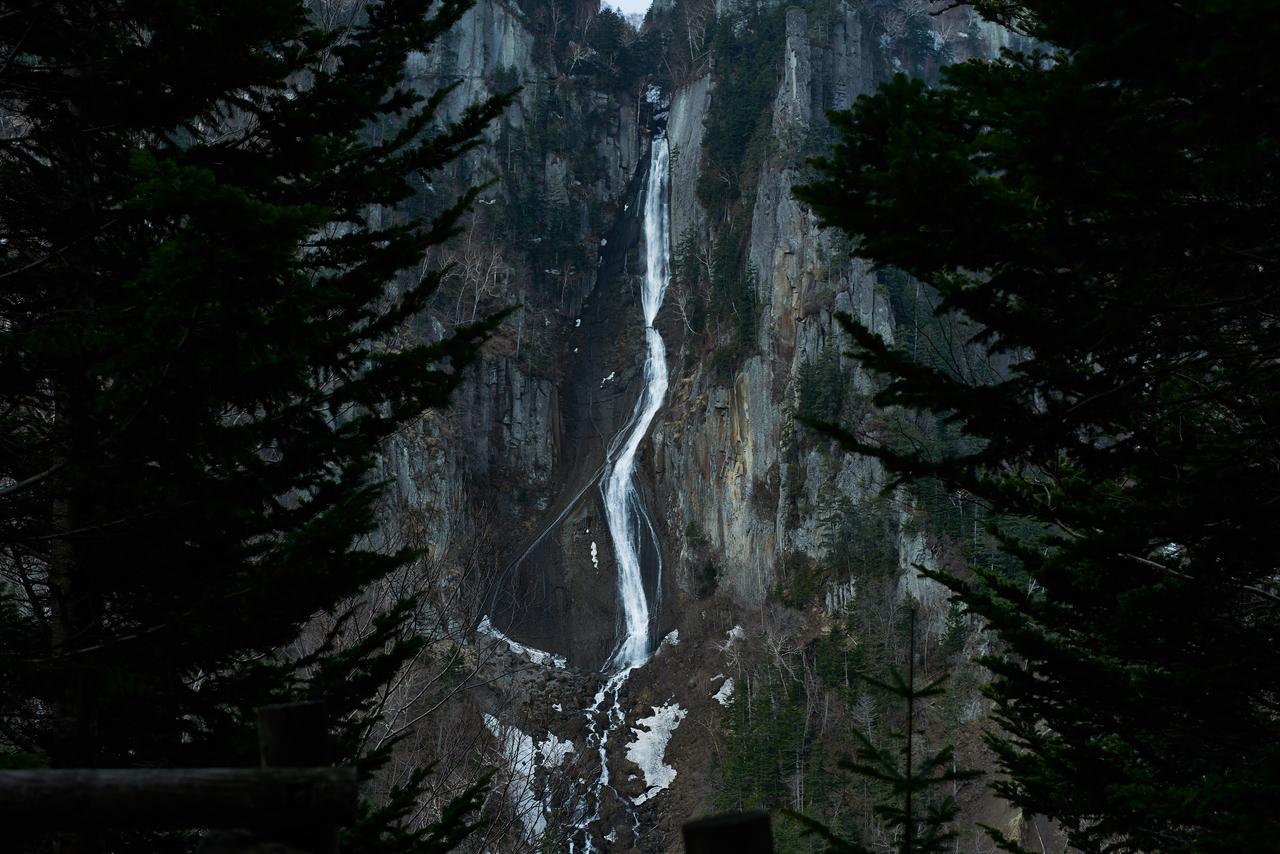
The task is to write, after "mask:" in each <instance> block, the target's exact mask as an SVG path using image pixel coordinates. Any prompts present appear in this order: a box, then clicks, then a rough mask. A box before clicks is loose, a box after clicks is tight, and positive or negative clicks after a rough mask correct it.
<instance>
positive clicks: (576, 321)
mask: <svg viewBox="0 0 1280 854" xmlns="http://www.w3.org/2000/svg"><path fill="white" fill-rule="evenodd" d="M581 325H582V318H581V317H579V318H575V319H574V321H573V328H574V329H577V328H578V327H579V326H581Z"/></svg>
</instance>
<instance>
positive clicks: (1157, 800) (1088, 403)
mask: <svg viewBox="0 0 1280 854" xmlns="http://www.w3.org/2000/svg"><path fill="white" fill-rule="evenodd" d="M974 5H976V6H977V7H979V8H980V9H981V10H982V11H984V13H986V14H988V15H989V16H991V17H993V18H994V19H996V20H999V21H1001V22H1003V23H1004V24H1005V25H1007V26H1010V27H1014V28H1021V29H1024V30H1025V31H1026V32H1027V33H1028V34H1029V35H1031V36H1032V37H1034V38H1035V39H1037V40H1038V41H1039V43H1040V44H1041V45H1043V51H1042V52H1038V53H1030V54H1023V55H1015V54H1005V55H1004V56H1003V57H1001V58H1000V59H998V60H996V61H994V62H968V63H964V64H961V65H957V66H953V67H951V68H949V69H947V70H946V71H945V72H944V85H942V86H940V87H938V88H935V89H930V88H927V87H926V86H924V85H923V84H922V83H920V82H917V81H911V80H908V79H907V78H905V77H898V78H896V79H895V80H893V81H892V82H891V83H889V84H887V85H885V86H883V87H882V88H881V89H880V91H879V92H878V93H877V94H875V95H874V96H872V97H868V98H864V99H862V100H860V101H859V102H858V104H857V105H856V106H855V108H854V109H853V111H852V112H851V113H849V114H845V115H842V116H837V117H836V119H835V121H836V123H837V125H838V127H839V129H840V132H841V135H842V139H841V142H840V143H839V145H838V146H837V147H836V149H835V151H834V152H833V153H832V155H831V156H830V157H829V158H827V159H825V160H823V161H822V162H821V163H819V164H818V165H819V169H820V172H821V176H820V177H819V179H818V180H817V181H815V182H814V183H811V184H809V185H807V186H805V187H803V188H800V189H799V190H798V194H799V195H800V197H801V198H803V199H804V200H806V201H808V202H809V203H810V204H812V205H813V207H814V208H815V209H816V210H817V211H818V212H819V214H820V215H821V216H822V218H823V220H824V221H825V222H826V223H828V224H830V225H834V226H837V227H839V228H841V229H843V230H844V231H846V232H847V233H849V234H850V235H851V236H854V237H856V238H857V241H858V243H857V246H856V251H857V252H858V254H860V255H861V256H863V257H867V258H870V259H872V260H874V261H875V262H877V263H878V264H881V265H884V266H890V267H894V268H897V269H898V270H902V271H905V272H906V273H907V274H909V275H910V276H911V277H913V279H914V280H916V281H919V282H921V283H923V285H924V287H925V288H926V290H927V292H928V293H929V294H932V295H936V297H937V303H936V308H935V309H934V311H933V312H932V313H933V315H934V316H935V318H936V319H938V320H939V321H941V322H943V323H944V324H945V328H946V329H947V330H948V331H949V332H951V333H952V334H953V337H952V338H951V339H950V340H947V341H946V346H944V347H942V348H940V349H937V350H935V351H934V352H932V353H929V354H927V355H926V354H925V353H923V352H921V351H920V350H918V349H915V348H914V346H913V345H912V342H910V341H908V345H909V346H906V347H904V346H896V347H895V346H891V345H889V344H887V343H886V342H885V341H884V340H882V339H881V338H880V337H879V336H878V335H876V334H875V333H874V332H873V331H872V330H870V329H867V328H865V327H863V326H860V325H859V324H858V323H857V322H855V321H853V320H852V319H846V325H847V326H848V328H849V330H850V332H851V333H852V335H853V336H854V338H855V340H856V345H857V351H856V355H857V358H859V359H861V360H862V361H863V362H864V364H866V365H869V366H870V367H872V368H873V369H874V370H876V371H877V372H878V373H879V374H880V375H881V376H882V377H883V378H884V384H883V386H882V388H881V390H880V391H879V393H878V394H877V395H876V398H875V402H876V403H877V405H879V406H881V407H906V408H913V409H918V410H924V411H927V412H931V413H935V414H936V415H937V417H938V418H939V419H940V420H941V422H942V423H943V424H944V425H945V426H946V429H947V430H949V431H951V433H952V435H953V436H954V437H955V440H954V441H953V442H952V444H951V447H950V448H949V453H948V454H946V455H937V454H932V453H929V452H928V449H927V448H922V447H920V446H918V445H912V444H907V443H899V442H893V441H886V440H884V437H883V436H882V435H881V436H877V435H875V434H870V433H867V432H862V433H854V432H840V431H838V430H833V432H835V433H836V435H838V436H840V438H842V439H843V441H844V442H845V444H846V446H847V447H849V448H851V449H855V450H857V451H860V452H863V453H867V454H871V455H874V456H875V457H877V458H879V459H881V460H883V461H884V462H885V463H886V465H887V466H888V467H889V468H890V469H891V470H892V471H894V472H895V473H897V475H898V476H899V477H900V478H902V479H904V480H907V481H911V482H917V483H918V482H921V481H922V480H924V479H932V480H934V481H936V482H938V483H941V484H944V485H945V486H946V488H947V489H948V490H952V491H963V493H964V494H966V495H970V496H974V497H975V498H976V499H977V500H978V501H979V502H981V504H982V505H983V507H984V514H994V515H986V517H985V518H986V519H987V520H988V521H987V522H986V525H987V527H988V530H989V531H990V533H991V534H992V535H993V536H995V537H998V538H999V540H1000V542H1001V545H1002V550H1003V552H1004V554H1005V555H1006V556H1008V557H1009V558H1011V559H1010V560H1005V561H1002V562H998V563H993V564H984V563H981V562H975V563H974V564H973V566H972V572H971V573H967V572H959V571H953V572H948V571H945V570H942V571H937V572H934V573H932V574H933V575H934V577H936V578H937V579H938V580H939V581H941V582H942V583H944V584H946V585H948V586H949V587H950V588H951V589H952V590H953V591H954V592H955V593H956V594H957V595H958V596H959V598H960V600H961V601H963V603H964V604H965V606H966V607H967V608H968V609H969V610H970V611H971V612H972V613H974V614H977V615H980V616H981V617H982V618H983V619H984V620H985V621H986V623H987V624H988V625H989V626H990V628H991V630H992V631H994V632H996V633H997V634H998V635H999V637H1000V638H1001V639H1002V641H1003V643H1004V644H1005V648H1006V649H1007V654H1002V655H999V656H992V657H989V658H988V659H987V661H986V664H987V666H988V667H989V668H990V669H991V670H992V672H993V674H994V677H995V680H994V682H993V683H992V685H991V686H990V688H989V695H990V697H991V698H992V699H993V700H994V702H995V706H996V718H997V720H998V722H999V724H1000V726H1001V728H1000V729H999V730H996V731H994V732H993V733H992V734H991V736H990V743H991V745H992V747H993V748H994V749H995V751H996V752H997V754H998V756H999V759H1000V763H1001V765H1002V767H1003V769H1004V771H1005V772H1006V774H1007V777H1006V778H1005V779H1003V780H1001V781H999V782H997V783H996V788H997V790H998V791H999V792H1000V793H1001V794H1003V795H1005V796H1006V797H1008V798H1009V799H1010V800H1011V801H1012V802H1013V803H1015V804H1017V805H1018V806H1020V807H1022V808H1023V809H1024V810H1025V811H1026V812H1027V813H1028V814H1040V815H1046V816H1049V817H1052V818H1053V819H1055V820H1057V821H1058V822H1059V823H1060V824H1061V826H1062V827H1063V828H1065V830H1066V831H1067V833H1068V835H1069V837H1070V840H1071V843H1072V845H1074V846H1075V847H1077V848H1079V849H1080V850H1083V851H1188V852H1190V851H1196V852H1211V851H1223V852H1225V851H1261V850H1270V849H1272V848H1274V847H1275V843H1276V839H1277V838H1278V837H1280V823H1278V821H1277V817H1276V813H1275V810H1274V802H1275V799H1276V796H1277V794H1280V770H1278V769H1280V761H1278V760H1280V755H1277V750H1278V749H1280V748H1278V747H1277V745H1280V724H1278V723H1277V720H1278V718H1277V715H1276V708H1275V696H1276V695H1277V692H1278V691H1280V665H1278V664H1277V660H1276V657H1275V655H1274V649H1275V644H1276V640H1277V636H1278V634H1280V606H1278V605H1277V603H1280V587H1278V586H1277V577H1276V555H1277V551H1276V545H1275V538H1274V534H1273V529H1274V518H1273V517H1274V512H1273V508H1274V506H1275V504H1276V502H1277V500H1278V499H1280V493H1278V492H1277V488H1278V487H1277V483H1278V481H1277V479H1276V476H1275V463H1276V460H1277V459H1278V458H1280V432H1278V428H1277V425H1276V412H1277V408H1278V407H1280V363H1278V362H1277V360H1276V358H1275V349H1276V341H1277V337H1276V326H1275V321H1274V318H1275V315H1276V312H1277V309H1280V276H1278V271H1280V257H1278V255H1280V250H1278V247H1277V244H1276V234H1277V233H1280V221H1278V220H1280V204H1278V203H1277V200H1276V198H1275V193H1274V176H1275V174H1276V172H1277V169H1278V168H1280V148H1278V147H1277V144H1276V139H1277V135H1278V133H1280V126H1277V124H1276V116H1277V115H1280V109H1278V107H1280V103H1277V99H1280V92H1278V91H1277V89H1276V87H1275V81H1276V80H1277V72H1278V71H1280V69H1278V68H1277V54H1276V52H1275V51H1274V50H1273V49H1272V46H1273V45H1274V44H1275V43H1276V40H1277V38H1280V19H1278V18H1277V17H1276V15H1275V13H1274V12H1275V10H1274V7H1273V6H1272V4H1270V3H1265V2H1259V1H1258V0H1231V2H1192V3H1179V4H1173V5H1164V6H1160V7H1158V8H1157V7H1154V6H1151V5H1150V4H1144V3H1137V2H1125V3H1111V4H1106V6H1105V7H1098V8H1094V9H1091V10H1090V12H1089V14H1080V13H1079V10H1077V9H1074V8H1071V7H1068V6H1066V5H1064V4H1061V3H1052V2H1039V0H1027V2H1018V3H1003V2H1001V3H996V2H990V3H987V2H977V3H975V4H974ZM1170 57H1176V58H1177V61H1176V62H1175V61H1170ZM993 518H1005V519H1010V520H1015V521H1017V522H1019V523H1020V524H1019V527H1018V528H1016V529H1015V528H1014V527H1011V526H1009V525H1003V524H997V523H995V522H992V521H989V520H991V519H993ZM1008 845H1009V848H1010V850H1014V849H1015V847H1016V846H1015V845H1014V844H1013V843H1012V842H1009V843H1008Z"/></svg>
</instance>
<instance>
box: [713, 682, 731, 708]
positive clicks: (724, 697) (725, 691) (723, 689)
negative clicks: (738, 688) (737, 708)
mask: <svg viewBox="0 0 1280 854" xmlns="http://www.w3.org/2000/svg"><path fill="white" fill-rule="evenodd" d="M732 697H733V677H732V676H730V677H729V678H728V679H726V680H724V684H723V685H721V686H720V690H719V691H717V692H715V693H714V694H712V695H711V699H713V700H715V701H716V702H717V703H719V704H720V705H722V706H727V705H729V700H730V698H732Z"/></svg>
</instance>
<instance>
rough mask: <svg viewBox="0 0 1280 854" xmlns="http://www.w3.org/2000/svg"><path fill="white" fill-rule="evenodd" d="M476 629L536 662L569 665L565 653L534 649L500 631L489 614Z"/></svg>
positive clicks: (559, 665) (548, 664)
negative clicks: (490, 619)
mask: <svg viewBox="0 0 1280 854" xmlns="http://www.w3.org/2000/svg"><path fill="white" fill-rule="evenodd" d="M476 631H478V632H480V634H482V635H488V636H489V637H491V638H493V639H494V640H499V641H502V642H503V643H505V644H506V645H507V648H508V649H510V650H511V651H512V652H514V653H515V654H516V655H523V656H525V657H526V658H528V659H529V660H530V661H532V662H533V663H534V664H542V665H546V666H548V667H558V668H560V669H561V670H563V669H564V668H565V667H568V666H569V660H568V659H567V658H565V657H564V656H563V655H552V654H551V653H549V652H545V651H544V650H541V649H534V648H533V647H531V646H525V645H524V644H522V643H520V641H518V640H513V639H511V638H509V637H507V636H506V635H504V634H503V633H502V632H500V631H498V629H497V627H496V626H494V625H493V623H492V622H490V621H489V617H488V615H486V616H485V617H484V618H482V619H481V620H480V625H478V626H476Z"/></svg>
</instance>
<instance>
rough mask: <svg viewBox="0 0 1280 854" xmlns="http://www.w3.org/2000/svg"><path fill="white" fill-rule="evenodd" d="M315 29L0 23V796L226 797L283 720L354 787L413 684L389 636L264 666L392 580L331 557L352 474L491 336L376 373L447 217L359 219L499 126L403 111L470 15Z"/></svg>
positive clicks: (380, 568) (451, 8) (363, 515)
mask: <svg viewBox="0 0 1280 854" xmlns="http://www.w3.org/2000/svg"><path fill="white" fill-rule="evenodd" d="M347 5H348V6H349V8H350V9H352V10H359V11H358V14H357V12H355V11H353V12H351V14H350V17H351V20H350V21H348V22H347V25H346V26H344V27H342V28H340V29H322V28H319V27H317V26H315V25H313V23H312V20H313V19H312V18H310V17H309V15H308V10H307V8H306V6H305V4H304V3H303V2H301V0H217V2H207V3H172V2H159V3H157V2H149V0H84V2H75V3H49V2H34V0H31V2H0V22H2V23H0V112H2V115H0V122H2V123H3V124H2V127H0V131H2V138H0V279H2V280H3V287H2V290H3V296H0V377H2V378H3V379H0V412H3V416H2V418H0V423H2V425H3V426H2V427H0V573H2V574H3V576H4V581H3V589H2V590H0V593H2V594H3V597H4V598H3V602H2V603H0V604H2V606H3V610H4V615H3V622H2V623H0V741H2V746H0V750H3V751H4V752H3V754H0V759H4V760H5V761H7V762H8V763H9V764H12V763H14V762H18V761H21V762H24V763H46V762H47V763H49V764H52V765H54V766H108V767H128V766H137V765H147V766H153V765H179V766H180V765H194V766H201V765H228V764H254V763H255V756H254V749H253V739H252V721H253V718H252V714H251V710H252V709H253V707H254V706H256V705H259V704H263V703H267V702H272V701H280V700H283V699H289V698H298V697H309V696H318V697H323V698H325V699H326V700H327V701H328V702H329V703H330V704H331V711H332V712H333V714H334V716H335V719H336V720H340V721H343V722H344V723H343V724H341V726H340V730H339V733H338V735H339V743H340V744H341V745H342V747H343V750H344V751H345V753H346V757H347V759H348V760H351V759H355V758H356V757H355V756H354V755H353V753H354V752H355V745H356V741H357V739H356V733H357V732H358V731H359V727H360V726H361V725H362V716H363V714H364V713H365V712H367V710H368V708H369V701H370V697H371V695H372V692H373V689H374V687H375V686H376V685H377V684H379V683H380V682H381V681H382V680H384V679H385V678H387V676H388V675H389V674H390V673H394V671H395V669H396V668H397V667H398V666H399V664H400V663H401V662H402V661H403V660H405V657H406V656H407V655H409V654H411V653H412V648H411V646H412V644H406V643H400V642H397V641H396V640H395V639H396V638H397V637H398V636H399V633H398V632H397V628H398V627H399V626H400V624H401V623H402V622H403V621H404V619H405V618H406V615H407V614H408V609H407V607H406V606H405V605H404V604H403V603H402V605H401V606H400V607H399V608H397V609H395V610H393V612H392V613H390V614H387V615H384V616H383V617H382V618H381V619H380V620H379V621H378V622H377V623H376V624H375V626H374V628H373V629H372V630H371V631H369V632H367V633H365V634H364V635H363V637H362V638H361V639H360V642H359V643H358V644H357V645H356V646H354V647H351V646H349V645H344V646H343V648H342V649H338V648H336V647H335V646H334V645H333V643H332V642H333V641H334V638H330V639H329V642H328V643H325V644H322V648H321V649H320V650H319V651H318V652H316V653H315V654H314V655H309V656H308V657H307V658H306V659H305V660H302V661H298V660H289V659H287V658H285V657H283V656H282V654H281V653H280V650H281V649H282V647H283V646H284V645H285V644H287V643H289V642H291V641H292V640H293V639H294V638H296V637H297V636H298V633H299V630H300V627H301V626H302V625H303V624H304V623H305V622H307V621H308V619H309V618H310V617H311V616H312V615H314V614H316V613H318V612H321V611H325V610H328V609H333V608H334V607H335V606H336V605H337V604H338V603H340V602H342V601H343V600H344V599H345V598H347V597H350V596H352V595H354V594H356V593H357V592H358V591H360V590H361V589H362V587H363V586H365V585H366V584H367V583H369V582H370V581H371V580H374V579H376V578H379V577H381V576H382V575H384V574H385V573H387V572H388V571H389V570H391V569H392V568H394V567H396V566H399V565H401V564H402V563H403V562H404V561H405V560H406V559H407V558H408V557H409V556H408V555H406V554H404V553H395V554H386V553H380V552H378V551H372V550H368V549H365V548H361V547H358V546H357V545H356V544H357V542H358V541H359V540H360V538H361V537H363V536H364V535H366V534H368V533H369V532H370V531H371V530H372V529H373V526H374V516H373V511H374V505H375V502H376V501H377V498H378V495H379V492H380V488H379V485H378V484H377V483H374V482H371V479H370V474H371V470H372V466H373V463H374V460H375V458H376V453H377V450H378V448H379V445H380V443H381V441H382V440H383V439H384V438H385V437H386V436H387V435H388V434H389V433H390V432H391V431H392V430H394V429H395V428H396V427H397V426H398V425H401V424H403V423H404V422H405V421H406V420H408V419H411V418H414V417H416V416H417V415H419V414H420V413H421V412H422V411H423V410H424V409H426V408H428V407H434V406H440V405H442V404H443V403H444V402H445V400H446V398H447V396H448V394H449V392H450V390H451V389H452V388H453V387H454V386H455V384H456V383H457V382H458V381H459V378H460V369H461V368H462V367H463V366H465V365H466V363H467V362H468V360H470V359H471V358H472V356H473V354H474V353H475V352H476V348H477V347H478V346H479V344H480V343H481V342H482V340H483V339H484V338H485V336H486V334H487V332H488V331H489V330H490V329H491V328H492V325H493V324H492V322H490V323H484V324H479V325H476V326H473V327H469V328H466V329H463V330H461V331H460V332H458V333H457V334H455V335H453V336H452V337H449V338H446V339H444V340H442V341H439V342H438V343H434V344H431V345H429V346H406V347H403V348H400V349H396V348H392V347H388V346H386V345H385V342H386V341H387V340H388V339H389V337H390V335H391V333H393V332H395V331H396V330H397V329H398V328H399V326H400V325H401V324H402V323H403V322H404V321H405V320H406V319H409V318H411V317H413V316H414V315H415V314H416V313H417V312H419V311H420V310H421V309H422V308H423V306H424V302H425V300H426V299H427V297H428V296H429V295H430V294H431V292H432V290H433V289H434V287H435V286H436V283H437V282H438V281H439V278H440V274H439V272H438V271H436V272H431V273H428V274H426V275H425V276H412V277H405V276H404V275H400V276H398V277H397V274H398V273H399V272H400V271H403V270H405V269H406V268H408V267H410V266H411V265H416V264H418V263H419V261H420V260H421V259H422V257H423V255H424V252H425V251H426V250H427V248H428V247H431V246H433V245H436V244H439V243H440V242H441V241H443V240H444V239H446V238H447V237H448V236H449V235H450V234H451V233H452V230H453V227H454V224H455V222H456V220H457V218H458V217H459V216H460V215H461V213H462V212H463V210H464V208H465V206H466V203H468V202H469V201H470V197H469V196H468V197H465V198H463V199H461V200H459V202H458V204H457V205H455V206H453V207H451V208H449V209H448V210H446V211H445V212H444V213H443V214H441V215H440V216H438V217H437V218H436V219H434V220H433V221H430V222H423V221H419V220H413V219H404V218H401V219H400V221H397V222H394V224H389V225H388V224H383V225H372V224H371V223H370V219H369V217H368V211H369V210H370V208H371V206H380V207H381V208H382V209H383V210H391V209H394V208H395V207H396V206H397V205H398V204H399V203H401V202H403V201H404V200H406V199H407V198H408V197H409V196H410V195H411V193H412V189H411V184H410V179H412V178H415V177H421V176H424V175H426V174H429V173H431V172H433V171H436V170H439V169H441V168H442V167H444V166H445V165H446V164H448V163H449V162H450V161H452V160H454V159H455V158H457V157H458V156H459V155H460V154H461V153H462V152H464V151H465V150H467V149H468V148H469V147H471V146H473V145H474V144H476V142H477V141H478V139H479V134H480V132H481V130H482V129H483V128H484V127H485V125H487V124H488V122H489V121H491V120H492V119H493V118H494V117H495V116H496V115H498V113H499V112H500V111H501V109H502V107H503V106H504V105H505V101H506V100H507V99H506V98H505V97H502V98H495V99H493V100H490V101H487V102H485V103H483V104H479V105H476V106H474V107H472V108H470V109H469V110H468V111H466V112H465V113H464V114H463V115H462V117H461V118H460V119H458V120H457V121H456V122H453V123H449V124H445V123H442V122H440V120H439V117H438V115H437V113H438V108H439V105H440V103H441V100H442V98H443V97H444V95H445V92H443V91H442V92H439V93H437V94H436V95H435V96H434V97H432V98H430V99H425V100H424V99H423V98H421V97H420V96H418V95H416V94H414V93H413V92H411V91H410V90H407V89H405V88H403V87H402V86H401V83H400V80H401V75H402V71H403V67H404V63H405V61H406V58H407V56H408V54H409V52H410V51H414V50H426V49H428V46H429V45H430V43H431V42H432V41H433V40H434V39H435V38H436V37H437V36H438V35H439V34H440V33H441V32H443V31H444V30H445V29H446V28H447V27H449V26H450V25H451V24H452V23H453V22H455V21H456V20H457V19H458V18H459V17H460V16H461V15H462V13H463V12H464V11H465V10H466V8H467V7H468V6H469V5H470V3H469V0H438V2H434V3H433V2H432V0H386V2H381V3H369V4H347ZM375 123H376V124H379V125H380V126H382V127H383V128H384V129H385V128H386V127H393V128H395V130H393V131H390V132H387V131H385V130H384V132H383V134H382V135H381V136H375V135H373V134H371V133H369V128H370V127H371V126H373V125H374V124H375ZM380 219H381V220H382V222H383V223H385V222H386V221H387V220H388V219H391V218H390V217H387V216H385V215H384V216H383V217H381V218H380ZM393 281H394V283H395V286H394V287H389V286H390V285H391V284H392V283H393ZM339 622H341V621H339ZM383 755H385V750H384V751H383ZM380 758H382V756H381V755H380V756H372V757H370V756H365V757H363V759H362V760H361V761H362V762H363V763H364V765H365V767H366V769H370V768H372V767H374V766H376V765H377V763H378V761H379V760H380ZM403 794H404V793H403V792H400V793H398V796H402V795H403ZM407 809H408V805H407V804H406V803H403V802H397V803H396V804H393V805H392V807H391V808H390V810H389V812H388V811H383V812H375V813H374V814H373V819H374V820H375V823H376V822H378V821H381V822H384V826H383V827H381V828H379V827H372V828H370V827H365V828H364V829H363V830H361V831H360V832H359V834H358V836H357V837H356V838H358V839H359V840H360V841H361V847H362V850H368V849H370V848H376V847H378V845H379V844H380V843H379V842H378V840H382V841H383V842H386V841H388V840H393V841H394V843H395V846H394V847H395V848H396V850H399V851H403V850H417V849H416V848H415V847H414V846H415V844H417V843H423V844H425V843H426V840H425V838H419V839H417V840H416V842H415V840H414V839H413V838H410V837H412V836H413V835H412V834H410V835H409V836H406V835H405V834H403V833H401V832H400V831H397V830H394V829H392V828H391V827H390V825H387V824H385V822H386V821H387V820H388V819H392V818H395V817H396V816H395V814H396V813H400V814H403V813H404V812H405V811H406V810H407ZM457 826H458V825H457V823H456V822H455V823H454V827H453V828H443V829H440V828H438V829H437V830H440V831H441V833H443V834H444V835H446V836H447V835H448V834H449V833H452V832H453V831H454V830H456V829H457ZM437 835H438V834H437ZM138 844H139V845H140V846H141V849H142V850H148V851H151V850H161V849H162V848H163V847H164V845H169V846H170V847H175V846H176V847H181V842H180V840H172V839H171V840H170V841H169V842H168V843H164V845H162V843H161V841H160V840H150V841H147V840H142V841H140V842H139V843H138ZM433 844H434V843H433ZM124 845H125V843H124V842H121V843H119V845H116V844H115V843H112V845H111V846H110V847H112V850H121V848H122V846H124Z"/></svg>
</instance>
